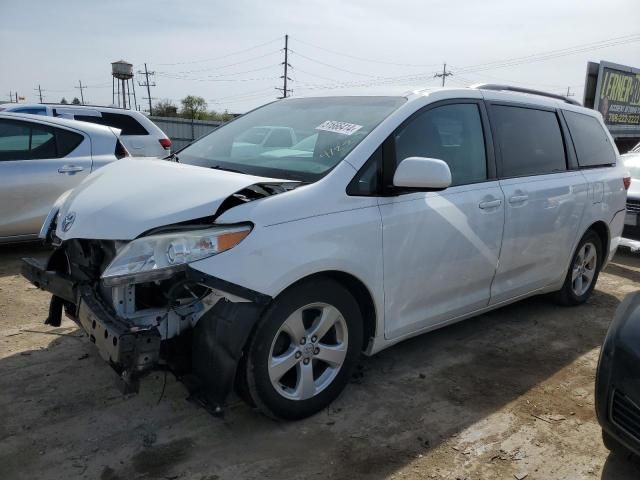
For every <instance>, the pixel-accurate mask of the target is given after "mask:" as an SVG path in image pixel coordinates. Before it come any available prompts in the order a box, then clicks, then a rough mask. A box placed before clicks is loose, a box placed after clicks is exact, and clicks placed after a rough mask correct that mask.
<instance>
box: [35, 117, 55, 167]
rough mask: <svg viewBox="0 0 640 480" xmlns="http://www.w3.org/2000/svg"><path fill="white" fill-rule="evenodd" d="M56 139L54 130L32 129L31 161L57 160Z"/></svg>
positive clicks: (39, 127) (41, 127)
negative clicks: (40, 159) (41, 159)
mask: <svg viewBox="0 0 640 480" xmlns="http://www.w3.org/2000/svg"><path fill="white" fill-rule="evenodd" d="M56 157H57V154H56V137H55V133H54V130H53V129H52V128H47V127H44V126H40V125H33V126H32V127H31V157H30V158H31V159H38V158H56Z"/></svg>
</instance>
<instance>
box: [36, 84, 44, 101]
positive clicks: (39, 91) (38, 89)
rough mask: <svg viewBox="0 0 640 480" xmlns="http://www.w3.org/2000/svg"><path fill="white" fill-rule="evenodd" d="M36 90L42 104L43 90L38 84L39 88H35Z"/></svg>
mask: <svg viewBox="0 0 640 480" xmlns="http://www.w3.org/2000/svg"><path fill="white" fill-rule="evenodd" d="M34 90H37V91H38V95H39V96H40V103H42V89H41V88H40V84H38V88H34Z"/></svg>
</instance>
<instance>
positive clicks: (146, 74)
mask: <svg viewBox="0 0 640 480" xmlns="http://www.w3.org/2000/svg"><path fill="white" fill-rule="evenodd" d="M138 73H139V74H140V75H142V74H144V76H145V78H146V80H145V81H144V82H138V85H140V86H141V87H147V97H146V98H145V100H149V115H153V107H152V106H151V100H153V98H152V97H151V87H155V86H156V82H153V83H150V82H149V75H155V74H156V72H150V71H149V70H148V69H147V64H146V63H145V64H144V72H142V71H140V70H138ZM134 96H135V95H134ZM143 98H144V97H143Z"/></svg>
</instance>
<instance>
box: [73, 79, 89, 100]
mask: <svg viewBox="0 0 640 480" xmlns="http://www.w3.org/2000/svg"><path fill="white" fill-rule="evenodd" d="M78 85H80V86H79V87H75V88H79V89H80V104H81V105H84V94H83V93H82V90H83V89H85V88H87V87H83V86H82V80H78Z"/></svg>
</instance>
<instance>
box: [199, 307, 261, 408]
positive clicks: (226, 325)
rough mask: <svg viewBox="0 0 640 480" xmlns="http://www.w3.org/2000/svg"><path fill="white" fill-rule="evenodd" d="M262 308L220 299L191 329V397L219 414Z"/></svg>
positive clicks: (231, 387)
mask: <svg viewBox="0 0 640 480" xmlns="http://www.w3.org/2000/svg"><path fill="white" fill-rule="evenodd" d="M263 308H264V307H263V306H262V305H260V304H256V303H251V302H243V303H233V302H230V301H228V300H226V299H224V298H223V299H221V300H220V301H218V303H216V304H215V305H214V306H213V308H212V309H211V310H209V311H208V312H207V313H206V314H205V315H204V316H203V317H202V318H200V320H199V321H198V323H197V324H196V326H195V327H194V329H193V336H192V338H193V341H192V352H191V359H192V369H193V370H192V372H193V375H194V376H195V380H196V382H195V385H194V386H193V388H192V390H193V391H192V393H193V395H194V396H196V397H198V398H199V399H200V400H202V401H203V402H204V403H205V404H207V406H208V407H209V409H210V410H213V411H216V412H219V411H220V409H221V408H222V406H223V405H224V403H225V400H226V398H227V396H228V395H229V393H231V390H232V389H233V383H234V379H235V376H236V369H237V366H238V361H239V360H240V358H241V357H242V353H243V347H244V345H245V343H246V342H247V339H248V338H249V335H250V334H251V331H252V330H253V327H254V325H255V324H256V322H257V321H258V318H259V317H260V314H261V312H262V310H263Z"/></svg>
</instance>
